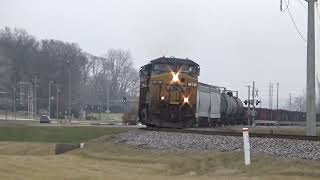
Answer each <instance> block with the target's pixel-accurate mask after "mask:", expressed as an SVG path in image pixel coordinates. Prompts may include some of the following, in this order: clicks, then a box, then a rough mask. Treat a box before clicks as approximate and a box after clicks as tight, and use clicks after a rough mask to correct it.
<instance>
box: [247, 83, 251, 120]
mask: <svg viewBox="0 0 320 180" xmlns="http://www.w3.org/2000/svg"><path fill="white" fill-rule="evenodd" d="M247 87H248V111H247V112H248V113H247V115H248V125H250V116H251V112H250V85H248V86H247Z"/></svg>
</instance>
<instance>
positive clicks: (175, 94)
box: [170, 86, 181, 104]
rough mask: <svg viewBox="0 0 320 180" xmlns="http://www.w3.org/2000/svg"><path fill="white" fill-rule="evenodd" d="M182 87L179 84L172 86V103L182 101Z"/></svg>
mask: <svg viewBox="0 0 320 180" xmlns="http://www.w3.org/2000/svg"><path fill="white" fill-rule="evenodd" d="M180 91H181V90H180V88H179V87H178V86H171V87H170V104H179V103H180Z"/></svg>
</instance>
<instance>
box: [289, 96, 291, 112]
mask: <svg viewBox="0 0 320 180" xmlns="http://www.w3.org/2000/svg"><path fill="white" fill-rule="evenodd" d="M289 110H290V111H291V92H290V97H289Z"/></svg>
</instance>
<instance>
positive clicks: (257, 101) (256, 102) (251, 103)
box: [243, 99, 261, 105]
mask: <svg viewBox="0 0 320 180" xmlns="http://www.w3.org/2000/svg"><path fill="white" fill-rule="evenodd" d="M243 103H244V104H245V105H248V103H249V101H248V100H245V101H243ZM260 103H261V101H259V100H255V104H256V105H259V104H260ZM250 105H253V100H252V99H251V100H250Z"/></svg>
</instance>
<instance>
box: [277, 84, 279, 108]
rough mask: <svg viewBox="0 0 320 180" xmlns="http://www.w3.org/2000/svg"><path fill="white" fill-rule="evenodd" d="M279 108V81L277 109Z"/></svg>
mask: <svg viewBox="0 0 320 180" xmlns="http://www.w3.org/2000/svg"><path fill="white" fill-rule="evenodd" d="M278 109H279V83H277V110H278Z"/></svg>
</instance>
